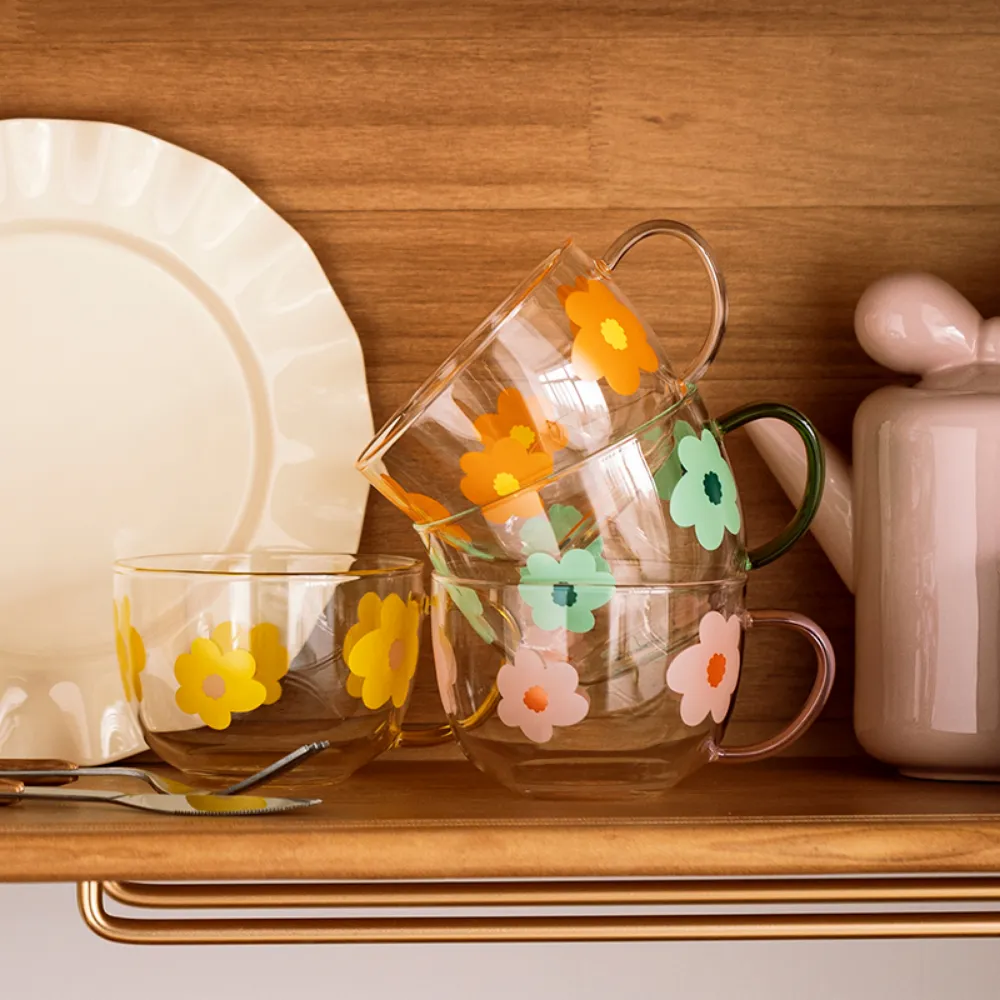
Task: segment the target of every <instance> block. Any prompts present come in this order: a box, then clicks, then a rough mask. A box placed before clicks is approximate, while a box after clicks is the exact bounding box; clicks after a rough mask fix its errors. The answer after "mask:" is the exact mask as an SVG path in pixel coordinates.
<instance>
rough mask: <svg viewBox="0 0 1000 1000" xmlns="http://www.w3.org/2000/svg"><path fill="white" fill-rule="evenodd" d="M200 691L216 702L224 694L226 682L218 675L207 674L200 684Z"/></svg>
mask: <svg viewBox="0 0 1000 1000" xmlns="http://www.w3.org/2000/svg"><path fill="white" fill-rule="evenodd" d="M201 689H202V691H203V692H204V693H205V694H206V695H207V696H208V697H209V698H214V699H216V701H218V699H219V698H221V697H222V696H223V695H224V694H225V693H226V682H225V681H224V680H223V679H222V678H221V677H220V676H219V675H218V674H209V675H208V676H207V677H206V678H205V679H204V680H203V681H202V682H201Z"/></svg>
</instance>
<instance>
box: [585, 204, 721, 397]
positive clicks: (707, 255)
mask: <svg viewBox="0 0 1000 1000" xmlns="http://www.w3.org/2000/svg"><path fill="white" fill-rule="evenodd" d="M647 236H673V237H674V238H675V239H679V240H683V241H684V242H685V243H687V244H688V246H691V247H694V249H695V250H696V251H697V253H698V256H699V257H700V258H701V263H702V265H703V266H704V268H705V271H706V272H707V274H708V280H709V283H710V284H711V286H712V325H711V327H710V328H709V331H708V336H707V337H706V338H705V343H704V344H702V347H701V351H699V353H698V356H697V357H696V358H695V359H694V361H692V362H691V367H690V368H689V369H688V371H687V372H686V373H685V374H684V375H683V377H682V378H681V381H682V382H697V381H698V380H699V379H700V378H701V377H702V375H704V374H705V371H706V370H707V369H708V366H709V365H710V364H711V363H712V361H713V360H714V359H715V355H716V354H717V353H718V352H719V348H720V347H721V346H722V337H723V335H724V334H725V332H726V317H727V315H728V312H729V301H728V299H727V298H726V283H725V280H724V279H723V277H722V272H721V271H720V270H719V266H718V264H716V262H715V257H714V255H713V254H712V249H711V247H709V245H708V244H707V243H706V242H705V241H704V240H703V239H702V237H701V236H700V235H699V234H698V233H697V232H696V231H695V230H694V229H692V228H691V227H690V226H685V225H684V223H683V222H674V221H673V220H672V219H651V220H650V221H649V222H640V223H639V224H638V225H636V226H633V227H632V228H631V229H627V230H626V231H625V232H624V233H622V234H621V236H619V237H618V239H616V240H615V241H614V243H612V244H611V246H609V247H608V249H607V250H605V252H604V257H603V258H602V259H601V260H600V261H599V263H602V264H604V266H605V267H607V269H608V270H609V271H613V270H614V269H615V268H616V267H617V266H618V265H619V264H620V263H621V260H622V258H623V257H624V256H625V254H627V253H628V252H629V250H631V249H632V247H634V246H635V245H636V243H640V242H641V241H642V240H644V239H646V237H647Z"/></svg>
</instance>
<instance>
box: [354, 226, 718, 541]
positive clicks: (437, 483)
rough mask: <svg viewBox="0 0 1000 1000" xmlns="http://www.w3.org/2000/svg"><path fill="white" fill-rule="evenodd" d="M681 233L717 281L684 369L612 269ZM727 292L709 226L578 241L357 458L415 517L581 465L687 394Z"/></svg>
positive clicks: (710, 349)
mask: <svg viewBox="0 0 1000 1000" xmlns="http://www.w3.org/2000/svg"><path fill="white" fill-rule="evenodd" d="M658 234H659V235H666V236H672V237H674V238H677V239H681V240H683V241H684V242H686V243H688V244H689V245H690V246H692V247H694V249H695V250H696V251H697V252H698V254H699V257H700V259H701V261H702V263H703V265H704V266H705V269H706V271H707V273H708V276H709V280H710V283H711V289H712V301H713V316H712V323H711V328H710V330H709V333H708V336H707V338H706V339H705V342H704V344H703V345H702V348H701V350H700V352H699V354H698V356H697V358H696V359H695V360H694V361H693V362H692V363H691V365H690V366H689V367H688V370H687V371H686V372H685V373H684V374H683V375H682V376H680V377H679V378H678V377H677V376H675V375H674V373H673V371H672V369H671V367H670V364H669V362H668V360H667V358H666V356H665V354H664V353H663V349H662V347H661V345H660V343H659V341H658V339H657V337H656V334H655V333H654V332H653V330H652V329H651V328H650V327H649V326H647V325H646V324H645V323H644V322H643V321H642V319H641V318H640V317H639V315H638V314H637V313H636V311H635V310H634V309H633V308H632V306H631V305H630V304H629V303H628V300H627V299H626V298H625V296H624V295H623V293H622V292H621V291H620V290H619V288H618V287H617V285H616V283H615V282H614V280H613V278H612V271H613V270H614V268H615V267H616V266H617V265H618V263H619V262H620V261H621V259H622V258H623V257H624V256H625V254H626V253H627V252H628V251H629V250H630V249H631V248H632V247H633V246H635V244H636V243H638V242H639V241H640V240H643V239H645V238H646V237H648V236H653V235H658ZM725 322H726V294H725V287H724V284H723V279H722V276H721V274H720V272H719V270H718V267H717V266H716V264H715V261H714V259H713V257H712V253H711V250H710V249H709V248H708V246H707V245H706V244H705V242H704V240H702V238H701V237H700V236H699V235H698V234H697V233H696V232H695V231H694V230H692V229H690V228H689V227H687V226H685V225H683V224H682V223H679V222H672V221H669V220H658V221H652V222H645V223H641V224H640V225H637V226H635V227H633V228H632V229H630V230H628V231H627V232H626V233H623V234H622V235H621V236H620V237H619V238H618V239H617V240H616V241H615V242H614V243H613V244H612V245H611V247H609V249H608V251H607V252H606V253H605V255H604V259H603V260H594V259H593V258H591V257H589V256H588V255H587V254H585V253H584V252H583V251H582V250H580V249H579V248H577V247H576V246H575V245H574V244H573V243H572V242H570V241H567V242H566V243H565V244H563V246H562V247H561V248H559V249H558V250H556V251H554V252H553V253H552V254H550V255H549V256H548V257H547V258H546V259H545V261H543V262H542V264H541V265H539V267H538V268H537V269H536V270H535V271H534V272H533V273H532V274H531V275H530V276H529V277H528V278H527V279H526V280H525V281H524V282H522V284H521V285H520V286H519V287H518V288H517V289H516V290H515V291H514V292H513V293H512V294H511V295H510V296H509V297H508V298H507V299H506V300H505V301H504V302H503V303H502V304H501V305H500V306H499V307H498V308H497V309H496V310H494V312H493V313H492V314H491V315H490V316H489V317H488V318H487V319H486V320H485V321H484V322H483V323H482V324H481V325H480V326H479V327H478V328H477V329H476V330H475V331H474V332H473V333H472V334H470V336H469V337H467V338H466V340H465V341H464V342H463V343H462V344H461V345H460V346H459V347H458V348H457V349H456V350H455V351H454V352H453V353H452V354H451V356H450V357H448V358H447V360H446V361H445V362H444V363H443V364H442V365H441V367H440V368H439V369H438V370H437V371H436V372H435V373H434V374H433V375H432V376H431V377H430V378H429V379H427V381H426V382H424V384H423V385H422V386H421V387H420V388H419V389H418V390H417V392H416V393H415V394H414V396H413V397H412V399H411V400H410V401H409V402H408V403H407V404H406V405H405V406H404V407H402V409H400V410H399V411H398V412H397V413H396V414H395V416H393V417H392V418H391V419H390V420H389V421H388V423H387V424H386V425H385V426H384V427H383V428H382V429H381V430H380V431H379V432H378V434H377V435H376V436H375V438H374V439H373V440H372V442H371V443H370V444H369V445H368V447H367V448H366V449H365V451H364V452H363V453H362V455H361V456H360V458H359V459H358V461H357V467H358V469H359V470H360V471H361V472H362V473H363V474H364V476H365V477H366V478H367V479H368V480H369V481H370V482H371V483H372V484H373V485H374V486H375V488H376V489H378V490H379V491H380V492H381V493H382V494H383V495H385V496H386V497H387V498H388V499H389V500H390V501H392V503H394V504H395V505H396V506H397V507H399V509H400V510H402V511H403V512H404V513H406V514H407V515H408V516H409V517H410V518H411V519H412V520H413V521H415V522H418V523H420V522H429V521H437V520H440V519H442V518H445V517H448V516H449V515H450V514H454V513H458V512H460V511H463V510H466V509H468V508H470V507H473V506H481V505H485V504H488V503H490V502H492V501H495V500H497V499H499V498H501V497H504V496H507V495H509V494H511V493H514V492H516V491H517V490H518V489H520V488H521V487H523V486H525V485H527V484H528V483H530V482H533V481H535V480H539V479H544V478H545V477H546V476H549V475H551V474H552V473H553V472H558V471H559V470H560V469H563V468H567V467H570V466H572V465H575V464H576V463H578V462H579V461H580V460H582V459H584V458H586V457H587V456H588V455H591V454H593V453H594V452H596V451H599V450H600V449H602V448H605V447H607V446H608V445H609V444H611V443H613V442H615V441H616V440H618V439H619V438H621V437H622V436H623V435H625V434H628V433H630V432H631V431H632V429H633V428H635V427H637V426H639V425H641V424H643V423H645V422H646V421H647V420H649V419H650V418H651V417H653V416H655V415H656V414H658V413H661V412H662V411H663V410H665V409H666V408H667V407H668V406H670V405H671V404H672V403H674V402H676V401H677V400H678V399H680V398H682V397H683V395H684V393H685V388H686V383H688V382H694V381H697V379H699V378H700V377H701V375H702V374H704V372H705V370H706V369H707V368H708V366H709V364H710V363H711V361H712V359H713V358H714V357H715V354H716V352H717V351H718V349H719V346H720V344H721V342H722V337H723V333H724V330H725Z"/></svg>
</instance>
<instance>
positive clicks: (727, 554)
mask: <svg viewBox="0 0 1000 1000" xmlns="http://www.w3.org/2000/svg"><path fill="white" fill-rule="evenodd" d="M687 437H694V438H695V442H694V445H693V451H692V454H693V455H694V457H695V458H696V459H697V458H699V457H701V456H704V457H705V462H696V461H693V460H691V457H690V455H689V456H688V457H689V461H690V463H691V468H690V469H685V468H684V466H683V464H682V462H681V458H680V453H679V451H678V444H679V442H680V441H683V440H684V439H685V438H687ZM689 447H691V444H690V443H689ZM686 454H687V453H686ZM685 476H687V477H688V478H691V479H696V480H697V483H694V485H695V486H697V487H698V489H697V490H695V492H694V494H693V495H692V496H688V497H687V498H686V501H687V502H686V503H676V502H675V500H674V492H675V490H676V489H677V488H678V486H679V485H680V483H681V481H682V479H684V478H685ZM706 483H708V485H709V487H710V488H711V489H712V490H714V491H715V492H713V493H712V495H711V496H709V495H707V494H706V493H705V484H706ZM684 489H685V490H686V489H687V487H686V486H685V487H684ZM713 501H717V502H713ZM497 507H498V505H496V504H495V505H493V507H492V508H491V507H487V508H476V509H474V510H471V511H468V512H466V513H464V514H461V515H457V516H455V517H452V518H449V519H447V520H444V521H439V522H435V523H432V524H429V525H416V529H417V532H418V534H419V535H420V537H421V540H422V541H423V543H424V545H425V547H426V548H427V550H428V553H429V555H430V557H431V562H432V563H433V565H434V568H435V570H436V571H437V572H439V573H445V574H447V575H451V576H457V577H463V576H469V577H473V578H477V579H484V578H485V579H490V578H492V577H493V576H494V573H495V571H494V569H493V563H494V561H495V560H497V559H509V560H515V561H517V560H520V561H523V560H525V559H527V558H528V557H529V556H530V555H531V554H532V553H534V552H545V553H548V554H550V555H552V556H555V557H559V556H560V554H563V553H565V552H567V551H569V550H570V549H573V548H577V549H585V550H587V551H588V552H590V553H591V554H592V555H593V556H594V558H595V559H596V560H600V559H603V560H609V559H610V560H616V561H621V562H622V563H623V565H629V566H630V567H632V572H633V573H634V574H637V580H633V581H632V582H640V581H647V580H648V581H651V582H654V583H669V582H674V581H677V582H684V581H689V580H716V579H725V578H734V579H740V578H742V577H743V576H744V575H745V574H746V572H747V570H748V565H749V564H748V560H747V553H746V547H745V543H744V537H745V532H744V527H743V514H742V508H741V506H740V501H739V495H738V491H737V489H736V483H735V480H734V478H733V476H732V472H731V470H730V467H729V460H728V456H727V454H726V449H725V445H724V444H723V441H722V435H721V434H720V432H719V429H718V427H717V426H716V425H715V424H714V422H713V421H712V420H711V419H710V418H709V416H708V412H707V410H706V408H705V406H704V403H703V402H702V400H701V397H700V396H699V394H698V393H697V391H695V390H691V391H690V392H689V393H688V394H687V395H686V396H685V397H684V398H683V399H682V400H680V401H678V402H677V403H676V404H674V405H673V406H672V407H670V408H669V409H668V410H666V411H665V412H663V413H661V414H659V415H658V416H656V417H655V418H654V419H652V420H650V421H648V422H647V423H646V424H645V425H644V426H642V427H639V428H638V429H637V430H636V431H635V432H633V433H632V434H630V435H628V436H626V437H624V438H623V439H622V440H621V441H619V442H618V443H616V444H613V445H610V446H608V447H607V448H605V449H603V450H601V451H599V452H597V453H596V454H594V455H591V456H590V457H589V458H587V459H584V460H583V461H581V462H579V463H578V464H577V465H575V466H572V467H569V468H566V469H564V470H563V471H561V472H559V473H556V474H554V475H552V476H549V477H547V478H546V479H544V480H541V481H540V482H537V483H534V484H532V485H531V486H530V487H526V488H525V489H524V490H523V491H521V493H520V494H518V495H517V497H516V509H506V508H503V506H502V502H501V505H500V507H501V509H499V510H498V509H497Z"/></svg>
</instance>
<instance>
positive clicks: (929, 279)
mask: <svg viewBox="0 0 1000 1000" xmlns="http://www.w3.org/2000/svg"><path fill="white" fill-rule="evenodd" d="M854 329H855V332H856V333H857V337H858V340H859V341H860V343H861V346H862V347H863V348H864V349H865V351H866V352H867V353H868V354H869V355H870V356H871V357H872V358H874V359H875V360H876V361H878V362H879V364H883V365H885V366H886V367H887V368H892V369H894V370H895V371H898V372H907V373H911V374H917V375H925V374H927V373H928V372H932V371H936V370H938V369H941V368H954V367H960V366H962V365H969V364H973V363H977V362H978V363H989V362H996V361H1000V339H998V334H1000V330H998V328H997V327H996V326H995V325H994V324H993V323H992V321H991V323H990V324H984V323H983V318H982V316H980V314H979V312H978V311H977V310H976V308H975V306H973V305H972V303H970V302H969V300H968V299H966V298H965V297H964V296H963V295H961V294H960V293H959V292H957V291H956V290H955V289H954V288H952V286H951V285H949V284H948V283H947V282H946V281H942V280H941V279H940V278H937V277H935V276H934V275H932V274H916V273H911V274H892V275H889V276H888V277H885V278H881V279H880V280H879V281H876V282H875V283H874V284H873V285H871V286H870V287H869V288H868V289H867V290H866V291H865V293H864V295H862V296H861V299H860V300H859V301H858V306H857V309H856V310H855V313H854Z"/></svg>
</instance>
